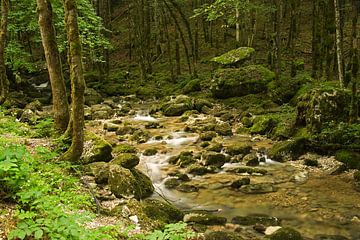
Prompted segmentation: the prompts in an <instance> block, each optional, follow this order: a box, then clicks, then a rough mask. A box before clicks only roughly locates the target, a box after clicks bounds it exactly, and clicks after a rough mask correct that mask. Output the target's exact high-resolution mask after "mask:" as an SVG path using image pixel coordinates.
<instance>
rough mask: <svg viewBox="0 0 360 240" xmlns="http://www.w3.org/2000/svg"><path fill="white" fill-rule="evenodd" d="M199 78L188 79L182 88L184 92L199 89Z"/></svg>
mask: <svg viewBox="0 0 360 240" xmlns="http://www.w3.org/2000/svg"><path fill="white" fill-rule="evenodd" d="M200 82H201V81H200V80H199V79H194V80H190V81H189V82H188V83H187V84H186V85H185V86H184V87H183V89H182V92H183V93H184V94H188V93H192V92H198V91H201V85H200Z"/></svg>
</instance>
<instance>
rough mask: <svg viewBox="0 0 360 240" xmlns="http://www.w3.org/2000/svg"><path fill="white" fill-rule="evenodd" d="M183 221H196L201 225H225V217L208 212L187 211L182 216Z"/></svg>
mask: <svg viewBox="0 0 360 240" xmlns="http://www.w3.org/2000/svg"><path fill="white" fill-rule="evenodd" d="M184 222H186V223H197V224H202V225H208V226H210V225H225V224H226V222H227V219H226V218H225V217H219V216H215V215H212V214H208V213H188V214H185V216H184Z"/></svg>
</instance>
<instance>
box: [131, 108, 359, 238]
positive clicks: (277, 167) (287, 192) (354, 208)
mask: <svg viewBox="0 0 360 240" xmlns="http://www.w3.org/2000/svg"><path fill="white" fill-rule="evenodd" d="M204 118H206V116H200V117H198V119H204ZM195 120H196V119H190V120H189V121H195ZM126 121H128V122H131V123H133V124H134V125H137V126H138V127H141V128H142V127H143V125H144V124H145V123H146V122H157V123H159V124H160V125H161V126H162V128H159V129H150V130H149V131H150V132H151V134H152V136H158V135H161V136H163V137H164V139H163V140H155V139H150V140H149V141H148V142H146V143H143V144H139V145H137V147H138V148H139V149H140V151H143V150H145V149H147V148H150V147H156V148H157V149H160V151H159V153H158V154H156V155H154V156H144V155H141V156H140V158H141V164H140V168H141V170H143V171H144V172H145V173H147V174H148V175H149V177H150V178H151V179H152V181H153V184H154V186H155V189H156V192H157V194H158V195H161V196H163V197H166V198H167V199H168V200H169V201H171V202H173V203H174V204H175V205H177V206H179V207H180V208H182V209H187V210H196V209H201V210H208V211H211V212H214V213H215V214H218V215H220V216H225V217H227V218H228V219H229V221H230V220H231V218H232V217H235V216H247V215H252V214H265V215H268V216H274V217H278V218H280V219H282V225H283V226H290V227H294V228H295V229H297V230H299V231H300V232H301V233H302V234H303V235H304V236H307V237H314V236H315V235H317V234H328V235H343V236H346V237H349V238H350V239H360V220H359V219H360V193H359V192H356V191H355V190H353V188H352V185H351V182H350V181H351V176H350V174H343V175H338V176H334V175H330V174H329V173H330V172H331V171H332V170H334V168H335V167H336V165H331V164H333V162H334V160H333V159H331V158H328V157H323V158H320V159H319V162H320V164H322V165H323V167H321V168H311V167H306V166H304V165H302V164H301V163H300V161H296V162H289V163H278V162H275V161H272V160H271V159H269V158H268V157H267V156H266V155H264V153H263V152H264V149H265V150H266V149H268V148H269V147H271V146H272V144H273V142H272V141H271V140H269V139H266V138H262V137H255V138H254V137H252V136H249V135H234V136H232V137H226V138H223V139H222V141H223V145H224V146H226V145H229V144H231V143H233V142H247V143H250V144H252V146H253V149H255V150H257V151H259V152H262V153H258V156H259V157H265V162H263V163H261V166H259V168H262V169H265V170H267V171H268V173H267V174H266V175H264V176H262V175H252V176H248V175H246V174H244V176H243V175H239V174H234V173H230V172H227V171H226V170H227V169H229V168H234V167H236V166H239V165H241V163H227V164H225V165H224V166H223V167H222V169H221V171H219V172H217V173H213V174H206V175H204V176H191V175H190V177H191V181H190V182H189V183H190V184H192V185H194V186H196V187H198V188H199V191H198V192H191V193H184V192H179V191H177V190H174V189H171V190H169V189H167V188H166V187H165V186H164V182H165V181H166V179H167V178H168V173H170V172H174V171H179V172H185V169H181V168H179V167H177V166H174V165H171V164H169V163H168V159H169V158H170V157H171V156H175V155H178V154H179V153H180V152H182V151H185V150H186V151H189V150H190V151H193V152H200V151H202V148H201V147H200V146H199V144H197V138H198V135H197V134H194V133H186V132H183V129H184V126H185V123H183V122H181V121H180V120H179V118H177V117H160V118H154V117H151V116H149V115H147V114H143V113H141V114H137V115H135V116H134V117H126ZM260 155H261V156H260ZM245 176H246V177H249V178H250V179H251V183H269V184H271V185H273V186H275V187H276V188H277V191H276V192H273V193H266V194H246V193H243V192H240V191H236V190H233V189H231V188H230V187H229V186H230V184H231V183H232V182H233V181H234V180H236V179H239V178H242V177H245Z"/></svg>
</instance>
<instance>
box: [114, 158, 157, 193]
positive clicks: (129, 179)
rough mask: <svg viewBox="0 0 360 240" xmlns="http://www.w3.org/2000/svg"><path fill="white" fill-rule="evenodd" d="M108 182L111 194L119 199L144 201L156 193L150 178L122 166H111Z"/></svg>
mask: <svg viewBox="0 0 360 240" xmlns="http://www.w3.org/2000/svg"><path fill="white" fill-rule="evenodd" d="M108 182H109V186H110V190H111V192H112V193H114V195H115V196H116V197H118V198H122V197H135V198H136V199H143V198H146V197H149V196H151V194H152V193H153V192H154V187H153V185H152V183H151V180H150V178H149V177H147V176H146V175H145V174H143V173H142V172H140V171H138V170H136V169H131V170H129V169H127V168H123V167H121V166H120V165H114V164H111V165H110V167H109V181H108Z"/></svg>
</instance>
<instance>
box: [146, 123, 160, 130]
mask: <svg viewBox="0 0 360 240" xmlns="http://www.w3.org/2000/svg"><path fill="white" fill-rule="evenodd" d="M145 128H146V129H158V128H161V126H160V124H159V123H158V122H149V123H146V124H145Z"/></svg>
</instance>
